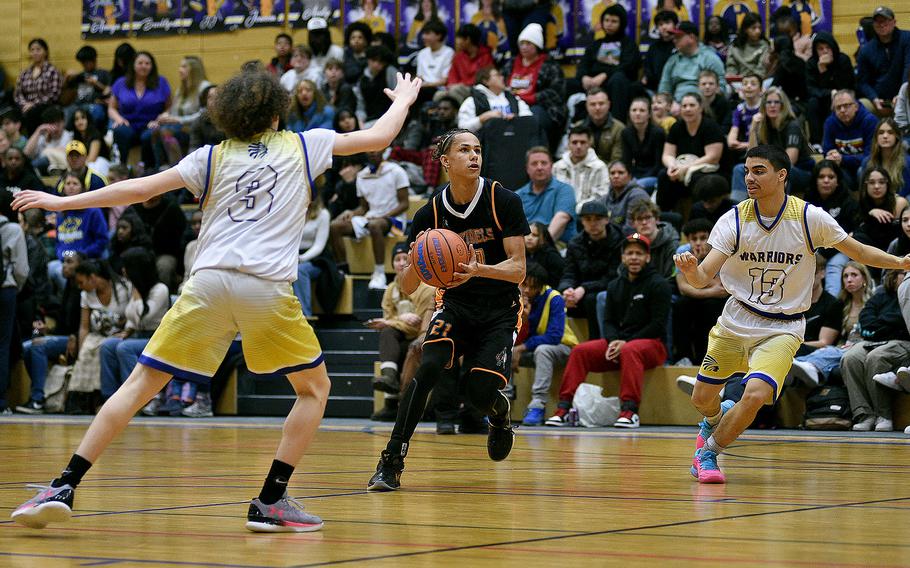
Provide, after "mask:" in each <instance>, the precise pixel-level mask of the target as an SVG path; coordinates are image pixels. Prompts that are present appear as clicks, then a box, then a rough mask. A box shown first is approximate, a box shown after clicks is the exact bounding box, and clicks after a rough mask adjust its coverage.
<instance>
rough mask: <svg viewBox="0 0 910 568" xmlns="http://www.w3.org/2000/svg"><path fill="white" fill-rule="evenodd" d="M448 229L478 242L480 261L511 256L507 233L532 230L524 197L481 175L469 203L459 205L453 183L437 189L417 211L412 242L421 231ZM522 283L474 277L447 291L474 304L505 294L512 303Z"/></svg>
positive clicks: (449, 295)
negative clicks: (479, 299)
mask: <svg viewBox="0 0 910 568" xmlns="http://www.w3.org/2000/svg"><path fill="white" fill-rule="evenodd" d="M429 229H448V230H450V231H454V232H456V233H458V234H459V235H460V236H461V238H462V239H464V241H465V243H467V244H468V245H474V251H475V253H476V254H477V256H478V258H477V261H478V262H479V263H481V264H488V265H494V264H499V263H500V262H503V261H505V260H506V259H507V258H508V255H506V251H505V248H504V247H503V244H502V241H503V239H504V238H506V237H523V236H524V235H526V234H528V233H529V232H530V228H529V227H528V221H527V219H526V218H525V213H524V208H523V207H522V206H521V199H519V198H518V196H517V195H515V193H513V192H512V191H509V190H508V189H505V188H504V187H502V185H500V184H499V183H497V182H493V181H492V180H488V179H486V178H480V179H479V180H478V182H477V192H476V193H475V194H474V198H473V199H472V200H471V201H470V203H468V204H467V205H458V204H456V203H454V200H453V198H452V190H451V188H450V187H449V186H446V188H445V189H444V190H442V191H440V192H439V193H437V194H436V195H435V196H434V197H433V198H432V199H431V200H430V202H429V203H427V204H426V205H424V206H423V207H421V208H420V210H419V211H418V212H417V214H416V215H414V222H413V224H412V225H411V233H410V236H409V237H408V242H413V241H414V238H415V237H416V236H417V234H418V233H420V231H426V230H429ZM517 294H518V286H517V285H516V284H514V283H512V282H506V281H504V280H494V279H491V278H471V279H470V280H468V281H467V282H465V283H464V284H462V285H461V286H457V287H455V288H451V289H449V290H446V291H445V298H452V299H454V300H459V301H460V302H462V303H466V304H470V303H471V298H472V297H482V298H483V299H484V300H486V301H489V300H490V299H492V298H496V297H501V298H502V301H503V303H504V304H505V303H509V304H511V303H512V302H513V301H515V299H516V298H517Z"/></svg>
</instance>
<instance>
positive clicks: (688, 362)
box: [673, 357, 695, 367]
mask: <svg viewBox="0 0 910 568" xmlns="http://www.w3.org/2000/svg"><path fill="white" fill-rule="evenodd" d="M673 366H675V367H694V366H695V365H693V364H692V360H691V359H689V358H688V357H683V358H682V359H680V360H679V361H677V362H675V363H673Z"/></svg>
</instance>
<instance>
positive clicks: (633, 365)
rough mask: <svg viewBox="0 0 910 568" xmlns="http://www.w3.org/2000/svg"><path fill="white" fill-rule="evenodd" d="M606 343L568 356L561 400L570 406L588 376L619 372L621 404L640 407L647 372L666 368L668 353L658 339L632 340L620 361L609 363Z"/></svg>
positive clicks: (581, 347) (583, 346)
mask: <svg viewBox="0 0 910 568" xmlns="http://www.w3.org/2000/svg"><path fill="white" fill-rule="evenodd" d="M606 354H607V340H606V339H593V340H591V341H585V342H584V343H579V344H578V345H576V346H575V347H574V348H572V352H571V353H570V354H569V362H568V363H567V364H566V370H565V372H564V373H563V375H562V384H560V386H559V400H560V401H568V402H571V401H572V398H573V397H574V396H575V391H576V390H577V389H578V385H580V384H581V383H583V382H585V379H586V378H587V377H588V373H602V372H604V371H615V370H617V369H619V373H620V381H619V400H621V401H623V402H625V401H630V402H633V403H635V406H636V407H638V405H639V404H640V403H641V386H642V384H643V383H644V381H645V371H646V370H648V369H653V368H654V367H658V366H660V365H663V363H664V361H666V360H667V349H666V347H664V344H663V342H662V341H661V340H659V339H633V340H632V341H628V342H626V344H625V345H623V346H622V349H620V351H619V359H618V360H613V361H607V359H606V357H605V355H606Z"/></svg>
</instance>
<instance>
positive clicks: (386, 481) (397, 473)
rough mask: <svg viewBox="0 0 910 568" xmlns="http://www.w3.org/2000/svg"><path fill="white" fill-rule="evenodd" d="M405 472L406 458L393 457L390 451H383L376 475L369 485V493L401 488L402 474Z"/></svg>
mask: <svg viewBox="0 0 910 568" xmlns="http://www.w3.org/2000/svg"><path fill="white" fill-rule="evenodd" d="M402 471H404V458H403V457H401V456H393V455H392V454H390V453H389V451H388V450H382V453H381V454H380V455H379V464H377V465H376V473H374V474H373V477H371V478H370V483H369V484H367V491H395V490H396V489H398V488H399V487H401V472H402Z"/></svg>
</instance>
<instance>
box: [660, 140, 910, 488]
mask: <svg viewBox="0 0 910 568" xmlns="http://www.w3.org/2000/svg"><path fill="white" fill-rule="evenodd" d="M790 167H791V164H790V159H789V157H788V156H787V154H786V153H785V152H784V151H783V150H781V149H779V148H776V147H774V146H767V145H762V146H757V147H755V148H752V149H751V150H749V152H748V153H747V154H746V188H747V189H748V192H749V197H750V199H747V200H745V201H743V202H741V203H740V204H739V205H737V206H736V207H734V208H733V209H731V210H730V211H728V212H727V213H725V214H724V215H723V217H721V218H720V219H719V220H718V222H717V224H716V225H715V226H714V229H713V230H712V231H711V236H710V237H709V239H708V242H709V243H710V244H711V246H712V247H713V248H712V250H711V252H710V253H708V256H707V257H705V259H704V260H703V261H702V263H701V264H700V265H699V264H698V261H697V260H696V258H695V256H693V255H692V254H691V253H683V254H680V255H677V256H676V257H675V261H676V266H677V267H678V268H679V270H680V271H681V272H682V273H683V275H684V276H685V277H686V280H688V282H689V284H691V285H692V286H695V287H696V288H704V287H705V286H707V285H708V284H709V283H710V281H711V280H712V279H713V278H714V276H715V275H717V274H718V273H720V279H721V283H722V284H723V286H724V288H725V289H726V290H727V292H729V293H730V299H729V300H728V301H727V304H726V306H724V311H723V313H722V314H721V316H720V318H718V320H717V325H715V326H714V328H713V329H712V330H711V332H710V334H709V337H708V351H707V354H706V355H705V359H704V361H703V363H702V366H701V369H700V370H699V373H698V377H697V381H696V383H695V390H694V391H693V392H692V403H693V404H694V405H695V408H697V409H698V411H699V412H701V413H702V414H703V415H704V416H705V419H704V420H702V422H701V423H700V430H699V434H698V438H697V440H696V452H695V457H694V459H693V462H692V469H691V472H692V475H694V476H695V477H696V478H697V479H698V481H699V482H701V483H723V482H724V481H725V478H724V475H723V473H722V472H721V470H720V468H719V467H718V465H717V456H718V454H720V453H721V452H722V451H723V450H724V448H725V447H727V446H728V445H729V444H731V443H732V442H733V441H734V440H736V438H738V437H739V435H740V434H742V432H743V430H745V429H746V427H747V426H748V425H749V424H751V423H752V421H753V420H754V419H755V416H756V414H758V411H759V409H761V407H762V405H764V404H772V403H773V402H774V401H775V400H776V399H777V397H778V396H779V394H780V387H781V386H782V384H783V380H784V378H785V377H786V376H787V373H788V372H789V371H790V366H791V365H792V363H793V356H794V355H795V354H796V350H797V349H799V346H800V344H801V343H802V341H803V332H804V330H805V320H804V318H803V313H804V312H806V311H807V310H808V309H809V307H810V305H811V303H812V282H813V278H814V275H815V251H816V250H817V249H818V248H822V247H826V248H835V249H837V250H839V251H840V252H842V253H844V254H845V255H847V256H849V257H850V258H852V259H854V260H857V261H859V262H861V263H863V264H867V265H870V266H878V267H881V268H896V269H904V270H907V269H910V257H904V258H898V257H896V256H893V255H890V254H887V253H885V252H883V251H881V250H879V249H877V248H874V247H870V246H866V245H863V244H861V243H859V242H858V241H856V240H855V239H853V238H852V237H849V236H848V235H847V234H846V233H845V232H844V230H843V229H842V228H841V227H840V226H839V225H838V224H837V222H836V221H835V220H834V219H833V218H832V217H831V216H830V215H828V213H826V212H825V211H823V210H822V209H820V208H819V207H815V206H814V205H809V204H808V203H806V202H805V201H803V200H801V199H797V198H795V197H791V196H788V195H787V194H786V193H785V191H784V189H785V187H786V184H787V175H788V173H789V169H790ZM731 377H742V382H743V384H744V385H745V392H744V393H743V396H742V398H741V399H740V401H739V402H737V403H736V404H732V403H731V402H730V401H725V402H724V403H723V404H721V400H720V396H719V395H720V391H721V389H723V386H724V384H725V383H726V382H727V380H728V379H730V378H731Z"/></svg>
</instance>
